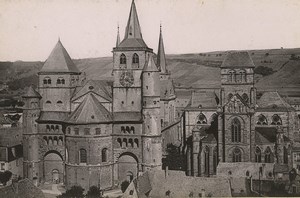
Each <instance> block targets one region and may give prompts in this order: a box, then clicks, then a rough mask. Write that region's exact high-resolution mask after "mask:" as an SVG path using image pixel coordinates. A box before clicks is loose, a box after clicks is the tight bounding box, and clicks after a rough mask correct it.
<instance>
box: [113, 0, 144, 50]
mask: <svg viewBox="0 0 300 198" xmlns="http://www.w3.org/2000/svg"><path fill="white" fill-rule="evenodd" d="M118 47H126V48H127V47H146V48H147V45H146V43H145V42H144V40H143V37H142V32H141V26H140V23H139V19H138V15H137V11H136V7H135V3H134V0H132V3H131V8H130V13H129V18H128V22H127V26H126V30H125V36H124V39H123V41H122V42H121V43H120V45H118Z"/></svg>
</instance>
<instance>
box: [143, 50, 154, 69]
mask: <svg viewBox="0 0 300 198" xmlns="http://www.w3.org/2000/svg"><path fill="white" fill-rule="evenodd" d="M143 71H144V72H158V68H157V66H156V64H155V62H154V59H153V54H149V55H148V59H147V61H146V64H145V66H144V68H143Z"/></svg>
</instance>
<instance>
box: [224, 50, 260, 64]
mask: <svg viewBox="0 0 300 198" xmlns="http://www.w3.org/2000/svg"><path fill="white" fill-rule="evenodd" d="M221 67H229V68H232V67H252V68H253V67H255V65H254V63H253V60H252V58H251V57H250V55H249V53H248V52H246V51H232V52H228V54H227V56H226V58H225V60H224V61H223V63H222V65H221Z"/></svg>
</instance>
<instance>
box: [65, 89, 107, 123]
mask: <svg viewBox="0 0 300 198" xmlns="http://www.w3.org/2000/svg"><path fill="white" fill-rule="evenodd" d="M111 121H112V117H111V114H110V112H109V111H107V109H106V108H105V107H104V106H103V105H102V104H101V103H100V102H99V101H98V100H97V98H96V97H95V96H94V95H93V94H92V93H89V94H88V95H87V96H86V97H85V99H84V100H83V101H82V103H80V105H79V106H78V107H77V108H76V110H75V111H74V112H73V113H72V114H71V116H70V117H69V118H68V119H67V122H69V123H73V124H88V123H107V122H111Z"/></svg>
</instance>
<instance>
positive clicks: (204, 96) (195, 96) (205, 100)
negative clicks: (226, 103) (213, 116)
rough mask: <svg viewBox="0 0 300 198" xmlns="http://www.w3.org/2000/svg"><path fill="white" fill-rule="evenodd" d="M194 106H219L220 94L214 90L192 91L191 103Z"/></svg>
mask: <svg viewBox="0 0 300 198" xmlns="http://www.w3.org/2000/svg"><path fill="white" fill-rule="evenodd" d="M189 107H192V108H214V109H215V108H217V107H218V96H217V95H216V93H215V92H214V91H212V90H201V91H195V92H193V93H192V99H191V104H190V106H188V108H189Z"/></svg>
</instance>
